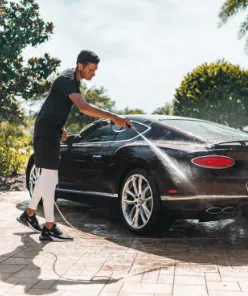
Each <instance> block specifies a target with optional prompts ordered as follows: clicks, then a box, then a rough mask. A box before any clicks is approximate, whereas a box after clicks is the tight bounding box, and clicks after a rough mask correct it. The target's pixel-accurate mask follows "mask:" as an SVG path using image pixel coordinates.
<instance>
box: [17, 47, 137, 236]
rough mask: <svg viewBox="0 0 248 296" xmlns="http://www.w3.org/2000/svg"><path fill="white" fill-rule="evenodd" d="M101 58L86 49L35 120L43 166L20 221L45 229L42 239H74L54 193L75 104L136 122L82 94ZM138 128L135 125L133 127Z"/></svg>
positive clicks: (57, 83)
mask: <svg viewBox="0 0 248 296" xmlns="http://www.w3.org/2000/svg"><path fill="white" fill-rule="evenodd" d="M99 62H100V59H99V57H98V56H97V55H96V54H95V53H93V52H91V51H88V50H82V51H81V52H80V53H79V55H78V58H77V67H76V69H67V70H65V71H64V72H63V73H61V75H60V76H59V77H58V78H57V79H56V80H55V81H54V83H53V85H52V87H51V89H50V92H49V94H48V97H47V99H46V100H45V102H44V104H43V106H42V108H41V110H40V112H39V114H38V117H37V119H36V122H35V129H34V161H35V165H36V167H38V168H42V171H41V175H40V177H39V179H38V180H37V182H36V184H35V188H34V192H33V196H32V199H31V201H30V203H29V207H28V208H27V210H25V211H24V213H23V214H22V215H21V216H20V217H18V218H17V220H18V221H19V222H20V223H22V224H24V225H26V226H28V227H30V228H31V229H33V230H34V231H36V232H41V235H40V240H53V241H65V240H72V239H73V238H72V237H70V236H68V235H66V234H64V233H62V231H61V230H60V229H59V228H58V226H57V225H56V223H55V219H54V194H55V188H56V185H57V183H58V168H59V159H60V142H63V141H64V140H66V138H67V132H66V130H65V128H64V125H65V122H66V120H67V117H68V115H69V112H70V110H71V107H72V105H73V104H75V105H76V106H77V108H78V110H79V111H80V112H81V113H84V114H86V115H89V116H93V117H99V118H106V119H110V120H111V121H113V122H114V124H116V125H118V126H120V127H126V126H127V125H129V126H131V127H133V125H132V123H131V122H130V121H129V120H128V119H127V118H125V117H122V116H118V115H116V114H114V113H111V112H108V111H104V110H102V109H100V108H97V107H96V106H93V105H91V104H88V103H87V102H86V101H85V99H84V97H83V96H82V95H81V94H80V90H79V86H80V80H81V79H86V80H91V79H92V78H93V77H94V76H95V72H96V70H97V67H98V64H99ZM133 128H134V127H133ZM41 197H43V207H44V215H45V219H46V224H45V225H44V227H43V229H42V228H41V227H40V225H39V223H38V220H37V218H36V214H35V211H36V208H37V206H38V203H39V201H40V199H41Z"/></svg>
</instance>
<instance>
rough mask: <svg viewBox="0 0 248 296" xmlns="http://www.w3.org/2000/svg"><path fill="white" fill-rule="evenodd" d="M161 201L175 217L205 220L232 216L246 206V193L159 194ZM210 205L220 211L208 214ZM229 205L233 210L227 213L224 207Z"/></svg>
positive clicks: (165, 208)
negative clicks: (228, 194)
mask: <svg viewBox="0 0 248 296" xmlns="http://www.w3.org/2000/svg"><path fill="white" fill-rule="evenodd" d="M161 201H162V206H163V209H164V211H165V212H169V213H170V214H173V216H175V217H177V218H183V219H202V220H206V221H211V220H217V219H227V218H232V217H233V216H236V215H237V214H239V213H242V211H243V210H244V209H247V208H248V195H232V196H226V195H195V196H161ZM212 207H214V208H216V207H217V208H219V209H220V210H219V212H220V213H218V214H209V212H208V211H209V209H210V208H212ZM230 207H231V208H234V209H235V210H234V211H233V212H232V213H229V214H227V213H226V212H227V211H225V210H224V209H225V208H228V210H230ZM223 210H224V211H223ZM216 212H218V211H216Z"/></svg>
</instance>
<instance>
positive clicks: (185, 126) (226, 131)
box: [161, 119, 248, 142]
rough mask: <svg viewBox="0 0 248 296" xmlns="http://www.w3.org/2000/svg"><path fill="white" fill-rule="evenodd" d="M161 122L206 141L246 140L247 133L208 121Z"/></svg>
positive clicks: (166, 120) (174, 120)
mask: <svg viewBox="0 0 248 296" xmlns="http://www.w3.org/2000/svg"><path fill="white" fill-rule="evenodd" d="M161 123H162V124H164V125H165V126H168V127H171V128H174V129H178V130H180V131H183V132H185V133H189V134H192V135H193V136H195V137H198V138H200V139H202V140H204V141H207V142H224V141H225V142H226V141H236V140H248V133H245V132H241V131H240V130H237V129H234V128H230V127H228V126H225V125H222V124H218V123H215V122H210V121H201V120H190V119H189V120H187V119H186V120H179V119H164V120H161Z"/></svg>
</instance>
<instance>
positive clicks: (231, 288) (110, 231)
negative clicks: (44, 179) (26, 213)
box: [0, 192, 248, 296]
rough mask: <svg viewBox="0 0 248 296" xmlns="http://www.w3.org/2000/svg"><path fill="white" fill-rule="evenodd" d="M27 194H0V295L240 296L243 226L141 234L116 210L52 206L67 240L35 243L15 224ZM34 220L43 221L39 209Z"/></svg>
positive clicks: (194, 224)
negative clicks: (60, 214)
mask: <svg viewBox="0 0 248 296" xmlns="http://www.w3.org/2000/svg"><path fill="white" fill-rule="evenodd" d="M28 199H29V196H28V193H27V192H9V193H0V211H1V214H0V233H1V238H0V295H9V296H10V295H50V294H51V295H63V296H69V295H74V296H75V295H87V296H88V295H90V296H95V295H97V296H117V295H118V296H125V295H130V296H134V295H136V296H138V295H139V296H141V295H143V296H155V295H160V296H163V295H164V296H165V295H167V296H169V295H173V296H179V295H184V296H185V295H190V296H194V295H197V296H198V295H199V296H201V295H209V296H215V295H218V296H222V295H223V296H229V295H232V296H236V295H237V296H243V295H248V222H247V220H246V219H245V218H244V217H242V216H240V217H237V218H236V219H235V220H231V219H229V220H223V221H217V222H208V223H206V222H205V223H198V221H196V220H178V221H175V223H174V224H173V226H172V228H171V229H170V230H169V231H164V232H162V233H159V234H156V235H153V236H150V237H141V236H138V235H135V234H133V233H132V232H130V231H129V230H128V229H127V228H126V227H125V226H124V225H122V223H121V220H120V218H119V215H118V212H116V211H113V209H112V210H110V209H107V208H94V207H89V206H85V205H82V204H78V203H73V202H68V201H64V200H59V201H58V206H59V209H60V210H61V211H62V213H63V214H64V216H65V217H66V219H68V221H69V222H71V223H72V225H74V226H75V227H77V228H78V229H79V230H80V232H79V231H77V230H75V229H71V228H70V227H68V226H67V225H66V224H65V222H64V221H63V219H62V218H61V217H60V216H59V214H58V213H57V212H56V220H57V222H58V223H59V225H60V226H61V228H62V229H63V230H64V231H66V232H67V233H69V234H71V235H72V236H74V241H73V242H62V243H61V242H48V243H45V242H40V241H39V235H38V234H35V233H34V232H31V231H30V230H29V229H28V228H26V227H25V226H22V225H21V224H19V223H18V222H16V217H17V216H18V215H20V214H21V212H22V211H23V210H24V209H25V208H26V207H27V205H28ZM37 216H38V218H39V220H40V222H41V223H44V216H43V209H42V206H41V207H39V209H38V211H37Z"/></svg>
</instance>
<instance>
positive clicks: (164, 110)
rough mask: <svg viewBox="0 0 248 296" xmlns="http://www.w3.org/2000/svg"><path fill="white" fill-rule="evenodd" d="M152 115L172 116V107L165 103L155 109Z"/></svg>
mask: <svg viewBox="0 0 248 296" xmlns="http://www.w3.org/2000/svg"><path fill="white" fill-rule="evenodd" d="M152 114H159V115H172V114H173V106H172V105H171V104H168V103H166V104H165V105H164V106H163V107H159V108H157V109H155V110H154V111H153V112H152Z"/></svg>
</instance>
